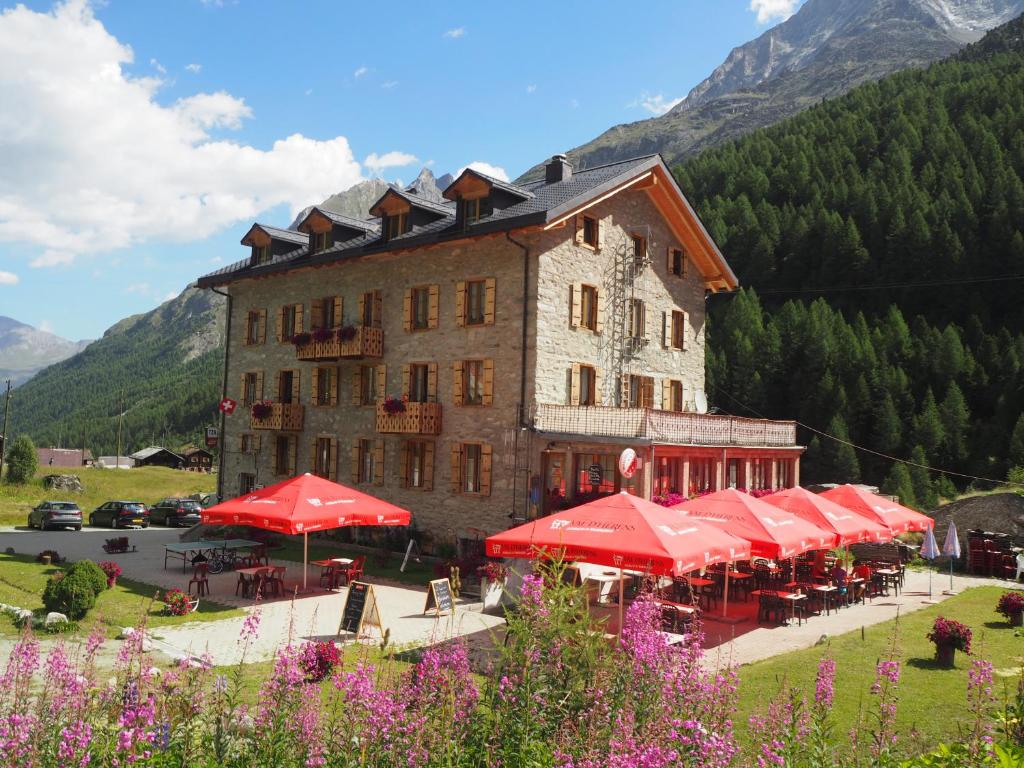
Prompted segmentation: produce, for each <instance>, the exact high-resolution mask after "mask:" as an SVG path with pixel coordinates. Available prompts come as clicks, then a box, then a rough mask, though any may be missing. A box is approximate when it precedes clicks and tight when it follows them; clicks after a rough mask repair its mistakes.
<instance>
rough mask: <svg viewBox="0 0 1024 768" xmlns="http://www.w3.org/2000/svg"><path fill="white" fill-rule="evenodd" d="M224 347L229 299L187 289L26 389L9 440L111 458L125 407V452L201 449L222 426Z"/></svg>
mask: <svg viewBox="0 0 1024 768" xmlns="http://www.w3.org/2000/svg"><path fill="white" fill-rule="evenodd" d="M223 339H224V313H223V300H221V299H220V297H219V296H217V295H216V294H213V293H211V292H210V291H199V290H197V289H195V288H188V289H186V290H185V291H184V292H183V293H182V294H181V295H180V296H178V297H177V298H175V299H172V300H171V301H168V302H166V303H164V304H162V305H161V306H159V307H158V308H157V309H155V310H153V311H152V312H149V313H146V314H143V315H137V316H135V317H130V318H127V319H125V320H122V321H121V322H119V323H118V324H117V325H115V326H113V327H112V328H110V329H109V330H108V331H107V332H106V333H105V334H104V335H103V338H102V339H99V340H97V341H95V342H93V343H92V344H90V345H89V346H88V347H87V348H86V349H85V350H84V351H82V352H81V353H79V354H77V355H75V356H74V357H71V358H69V359H68V360H65V361H63V362H61V363H57V364H56V365H53V366H50V367H49V368H47V369H45V370H43V371H41V372H40V373H39V374H37V375H36V376H35V377H34V378H33V379H32V380H30V381H29V382H27V383H26V384H24V385H22V386H20V387H18V388H17V389H16V390H15V391H14V398H13V399H12V401H11V429H10V430H9V431H10V434H12V435H17V434H19V433H21V432H26V433H28V434H29V435H30V436H31V437H32V439H33V440H34V441H35V443H36V445H40V446H46V445H57V444H58V441H60V443H61V444H62V445H64V446H71V447H78V446H84V447H86V448H89V449H91V450H92V452H93V453H94V454H95V455H97V456H99V455H113V454H114V452H115V451H116V446H117V427H118V414H119V413H120V411H121V407H122V403H123V408H124V421H123V425H122V446H123V448H122V451H123V453H131V452H133V451H136V450H139V449H140V448H144V447H146V446H147V445H152V444H156V445H165V446H166V447H168V448H170V449H171V450H174V449H176V448H178V447H180V446H181V445H182V444H183V443H186V442H192V443H196V442H198V441H199V440H200V437H199V433H200V431H201V430H202V428H203V427H205V426H207V425H210V424H216V423H217V403H218V402H219V400H220V392H221V383H222V381H221V377H222V375H223V362H224V359H223V358H224V351H223Z"/></svg>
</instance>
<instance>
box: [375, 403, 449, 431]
mask: <svg viewBox="0 0 1024 768" xmlns="http://www.w3.org/2000/svg"><path fill="white" fill-rule="evenodd" d="M377 431H378V432H381V433H386V434H396V433H397V434H405V435H439V434H441V404H440V403H405V410H404V411H402V412H401V413H388V412H387V411H386V410H385V409H384V401H383V400H378V401H377Z"/></svg>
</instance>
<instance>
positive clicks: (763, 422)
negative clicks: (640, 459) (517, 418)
mask: <svg viewBox="0 0 1024 768" xmlns="http://www.w3.org/2000/svg"><path fill="white" fill-rule="evenodd" d="M534 426H535V427H536V429H537V430H538V431H540V432H556V433H560V434H570V435H595V436H599V437H620V438H622V437H624V438H636V439H641V440H650V441H652V442H655V443H667V444H674V445H716V446H717V445H735V446H752V447H773V448H790V447H793V446H795V445H796V423H795V422H792V421H770V420H768V419H744V418H740V417H738V416H723V415H718V414H710V413H677V412H675V411H657V410H654V409H652V408H610V407H606V406H572V405H538V406H537V413H536V416H535V417H534Z"/></svg>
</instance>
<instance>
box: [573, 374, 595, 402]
mask: <svg viewBox="0 0 1024 768" xmlns="http://www.w3.org/2000/svg"><path fill="white" fill-rule="evenodd" d="M573 369H574V371H573V372H574V375H575V377H576V379H577V384H576V388H577V396H576V401H575V402H574V403H573V405H596V404H597V371H596V370H595V368H594V367H593V366H592V365H574V366H573Z"/></svg>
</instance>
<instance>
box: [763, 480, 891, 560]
mask: <svg viewBox="0 0 1024 768" xmlns="http://www.w3.org/2000/svg"><path fill="white" fill-rule="evenodd" d="M761 501H763V502H765V503H766V504H771V505H772V506H774V507H778V508H779V509H782V510H785V511H786V512H790V513H792V514H794V515H796V516H797V517H802V518H803V519H804V520H806V521H808V522H810V523H814V524H815V525H816V526H818V527H819V528H824V529H826V530H830V531H835V533H836V534H837V535H838V536H839V545H840V546H843V547H846V546H849V545H850V544H859V543H860V542H862V541H889V540H890V539H891V538H892V534H891V533H890V532H889V528H888V527H886V526H884V525H882V524H881V523H879V522H876V521H875V520H873V519H871V518H867V517H864V516H863V515H858V514H857V513H856V512H854V511H853V510H850V509H847V508H846V507H841V506H840V505H838V504H836V503H835V502H834V501H830V500H829V499H826V498H825V497H824V496H821V495H820V494H817V493H811V492H810V491H808V490H807V489H806V488H801V487H799V486H797V487H796V488H787V489H786V490H784V491H778V492H776V493H773V494H771V495H770V496H764V497H762V498H761Z"/></svg>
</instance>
